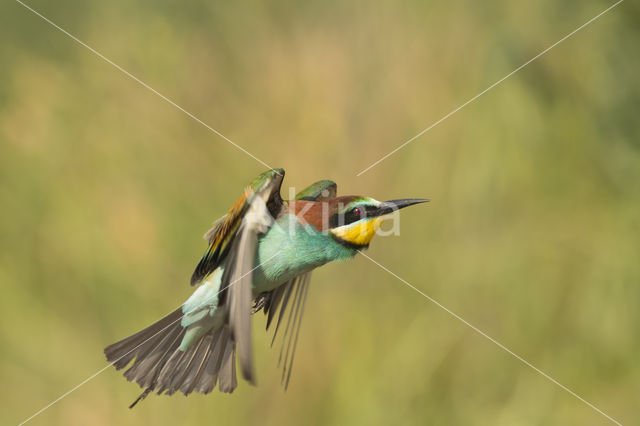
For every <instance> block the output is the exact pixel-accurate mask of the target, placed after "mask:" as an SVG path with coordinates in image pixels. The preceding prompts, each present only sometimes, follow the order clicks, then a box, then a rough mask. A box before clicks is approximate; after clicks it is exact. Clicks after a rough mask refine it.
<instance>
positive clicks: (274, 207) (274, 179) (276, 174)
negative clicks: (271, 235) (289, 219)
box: [191, 169, 309, 286]
mask: <svg viewBox="0 0 640 426" xmlns="http://www.w3.org/2000/svg"><path fill="white" fill-rule="evenodd" d="M283 178H284V170H283V169H272V170H268V171H266V172H264V173H262V174H261V175H260V176H258V177H257V178H255V179H254V180H253V182H251V184H250V185H249V186H248V187H247V189H246V190H245V191H244V193H243V194H242V196H240V198H238V200H236V202H235V203H234V204H233V206H232V207H231V210H229V212H228V213H227V214H225V215H224V216H222V217H221V218H220V219H218V220H217V221H215V222H214V224H213V227H212V228H211V229H210V230H209V231H207V233H206V234H204V238H205V239H206V240H207V241H209V246H208V247H207V250H206V251H205V253H204V255H203V256H202V258H201V259H200V262H198V265H197V266H196V269H195V270H194V271H193V275H191V285H192V286H193V285H197V284H200V282H202V280H203V279H204V278H205V277H206V276H207V275H209V274H210V273H211V272H213V271H214V270H215V269H216V268H217V267H218V265H220V263H221V262H222V260H224V258H225V257H226V255H227V253H228V251H229V248H230V247H231V242H232V241H233V239H234V238H235V235H236V233H237V232H238V228H239V227H240V223H242V218H243V217H244V215H245V213H246V212H247V208H248V207H249V199H250V197H251V196H252V195H253V194H254V193H256V192H258V191H261V190H263V189H265V188H266V187H267V186H273V187H274V188H273V189H272V191H271V194H272V195H271V198H270V199H269V200H268V202H267V205H268V206H269V210H270V213H271V214H272V216H274V217H275V216H276V215H277V213H278V211H279V210H280V208H281V207H282V199H281V198H280V186H281V185H282V179H283ZM307 189H309V188H307Z"/></svg>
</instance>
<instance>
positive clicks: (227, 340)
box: [104, 169, 428, 407]
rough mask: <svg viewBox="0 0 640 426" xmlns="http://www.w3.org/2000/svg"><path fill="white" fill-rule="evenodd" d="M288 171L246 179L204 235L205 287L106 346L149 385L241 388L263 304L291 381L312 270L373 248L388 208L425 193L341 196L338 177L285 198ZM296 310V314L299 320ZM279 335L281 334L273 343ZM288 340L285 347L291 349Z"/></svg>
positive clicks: (200, 279)
mask: <svg viewBox="0 0 640 426" xmlns="http://www.w3.org/2000/svg"><path fill="white" fill-rule="evenodd" d="M283 177H284V170H283V169H274V170H269V171H267V172H265V173H262V174H261V175H260V176H258V177H257V178H256V179H255V180H254V181H253V182H252V183H251V184H250V185H249V187H247V188H246V189H245V191H244V193H243V195H242V196H241V197H240V198H239V199H238V200H237V201H236V202H235V204H234V205H233V206H232V207H231V210H229V212H228V213H227V214H226V215H224V216H223V217H221V218H220V219H218V220H217V221H216V222H215V223H214V224H213V227H212V228H211V230H209V231H208V232H207V233H206V234H205V239H206V240H207V241H208V242H209V246H208V248H207V250H206V252H205V254H204V256H203V257H202V259H200V262H199V263H198V265H197V266H196V269H195V271H194V272H193V275H192V276H191V285H192V286H198V288H197V289H196V290H195V291H194V292H193V294H192V295H191V297H189V299H188V300H187V301H186V302H184V303H183V304H182V306H181V307H180V308H179V309H177V310H175V311H174V312H172V313H170V314H169V315H167V316H166V317H164V318H162V319H161V320H159V321H158V322H156V323H154V324H152V325H150V326H149V327H147V328H145V329H143V330H141V331H139V332H137V333H135V334H133V335H131V336H129V337H127V338H125V339H123V340H121V341H119V342H116V343H114V344H112V345H110V346H108V347H107V348H105V350H104V353H105V355H106V356H107V360H108V361H109V362H112V363H113V365H114V366H115V367H116V369H118V370H120V369H122V368H124V367H126V366H127V365H128V364H129V363H130V362H131V361H133V364H132V365H131V367H129V368H128V369H127V371H125V373H124V376H125V377H126V378H127V380H129V381H132V380H135V381H136V382H137V383H138V384H139V385H140V387H142V388H143V389H144V392H143V393H142V394H141V395H140V397H138V399H136V401H135V402H134V403H133V404H132V405H131V406H132V407H133V406H134V405H135V404H136V403H137V402H138V401H139V400H141V399H142V398H144V397H145V396H147V394H149V393H150V392H157V393H158V394H161V393H163V392H164V393H166V394H168V395H171V394H173V393H175V392H176V391H178V390H179V391H181V392H182V393H184V394H185V395H188V394H190V393H191V392H194V391H195V392H201V393H205V394H206V393H209V392H211V391H212V390H213V388H214V387H215V385H216V382H218V383H219V388H220V391H222V392H229V393H231V392H233V390H234V389H235V388H236V386H237V380H236V366H235V363H236V359H235V358H236V350H237V352H238V362H239V363H240V370H241V371H242V376H243V377H244V378H245V379H246V380H247V381H249V382H250V383H253V382H254V377H255V375H254V372H253V366H252V352H251V314H252V313H255V312H258V311H259V310H263V311H264V313H265V314H266V315H267V329H268V328H269V325H270V324H271V321H272V320H273V318H274V317H275V316H276V312H277V311H278V308H279V313H278V315H277V322H276V326H275V331H274V339H275V335H276V333H277V332H278V329H279V328H280V323H281V322H283V318H284V316H285V311H286V309H287V307H289V314H288V315H287V316H288V319H287V325H286V327H285V330H284V333H285V334H284V337H283V351H284V366H283V382H284V384H285V387H286V386H287V384H288V382H289V377H290V374H291V366H292V363H293V357H294V352H295V346H296V342H297V340H298V332H299V329H300V321H301V318H302V312H303V310H304V303H305V300H306V296H307V290H308V285H309V279H310V274H311V271H312V270H313V269H315V268H317V267H318V266H322V265H324V264H325V263H328V262H331V261H333V260H340V259H348V258H351V257H353V256H354V255H355V254H356V253H358V251H360V250H363V249H366V248H367V247H368V246H369V242H370V241H371V239H372V238H373V236H374V234H375V233H376V231H377V230H378V228H379V226H380V223H381V221H382V216H384V215H388V214H389V213H392V212H394V211H396V210H398V209H401V208H403V207H406V206H410V205H413V204H418V203H422V202H425V201H428V200H424V199H413V198H411V199H403V200H392V201H385V202H380V201H377V200H374V199H373V198H370V197H360V196H342V197H337V196H336V190H337V186H336V184H335V183H334V182H332V181H330V180H322V181H319V182H316V183H314V184H313V185H311V186H309V187H308V188H306V189H304V190H303V191H301V192H300V193H299V194H297V195H296V197H295V200H289V201H285V200H283V199H282V198H281V196H280V186H281V185H282V179H283ZM292 318H293V319H292ZM272 343H273V342H272ZM285 346H286V349H285Z"/></svg>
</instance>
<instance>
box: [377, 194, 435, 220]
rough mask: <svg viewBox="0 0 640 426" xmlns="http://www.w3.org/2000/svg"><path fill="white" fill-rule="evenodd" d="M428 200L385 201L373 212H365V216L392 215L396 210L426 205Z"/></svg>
mask: <svg viewBox="0 0 640 426" xmlns="http://www.w3.org/2000/svg"><path fill="white" fill-rule="evenodd" d="M428 201H429V200H427V199H424V198H404V199H402V200H389V201H385V202H383V203H381V204H380V206H378V208H376V209H375V210H374V211H370V212H367V216H369V217H373V216H382V215H385V214H389V213H393V212H395V211H397V210H400V209H403V208H405V207H409V206H413V205H414V204H420V203H426V202H428Z"/></svg>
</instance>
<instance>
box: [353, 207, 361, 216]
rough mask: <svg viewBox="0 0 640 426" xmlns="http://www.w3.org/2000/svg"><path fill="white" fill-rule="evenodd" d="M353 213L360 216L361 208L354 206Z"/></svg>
mask: <svg viewBox="0 0 640 426" xmlns="http://www.w3.org/2000/svg"><path fill="white" fill-rule="evenodd" d="M353 214H354V215H356V216H358V217H360V216H362V210H361V209H360V207H356V208H355V209H353Z"/></svg>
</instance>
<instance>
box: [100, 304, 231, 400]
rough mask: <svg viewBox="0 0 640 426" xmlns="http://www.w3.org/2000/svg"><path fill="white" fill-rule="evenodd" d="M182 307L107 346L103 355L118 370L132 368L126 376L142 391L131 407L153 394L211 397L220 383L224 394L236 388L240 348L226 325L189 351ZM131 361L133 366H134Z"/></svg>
mask: <svg viewBox="0 0 640 426" xmlns="http://www.w3.org/2000/svg"><path fill="white" fill-rule="evenodd" d="M181 318H182V311H181V310H180V309H178V310H176V311H174V312H172V313H170V314H169V315H167V316H166V317H164V318H162V319H161V320H159V321H157V322H156V323H154V324H152V325H150V326H149V327H147V328H145V329H143V330H141V331H139V332H137V333H135V334H133V335H131V336H129V337H127V338H125V339H123V340H121V341H119V342H116V343H114V344H112V345H110V346H107V347H106V348H105V350H104V353H105V355H106V357H107V360H108V361H109V362H111V363H113V365H114V366H115V367H116V369H117V370H121V369H123V368H125V367H126V366H127V365H129V364H131V366H130V367H129V368H128V369H127V370H126V371H125V373H124V376H125V377H126V378H127V380H129V381H135V382H136V383H138V385H140V387H141V388H143V389H144V392H143V393H142V394H141V395H140V397H139V398H138V399H137V400H136V401H135V402H134V403H133V404H132V405H131V407H133V406H134V405H135V404H136V403H137V402H138V401H140V400H142V399H144V398H145V397H146V396H147V395H148V394H149V393H150V392H157V393H158V394H161V393H166V394H168V395H171V394H173V393H175V392H177V391H178V390H179V391H181V392H182V393H184V394H185V395H189V394H190V393H192V392H200V393H205V394H206V393H209V392H211V391H212V390H213V389H214V388H215V386H216V382H218V383H219V387H220V390H221V391H222V392H228V393H231V392H233V390H234V389H235V388H236V387H237V378H236V371H235V352H236V344H235V341H234V340H233V338H232V336H231V332H230V330H229V327H228V326H227V325H224V326H222V327H221V328H218V329H211V330H209V331H208V332H206V333H205V334H204V335H203V336H202V337H201V338H200V339H199V340H198V341H197V342H195V343H194V344H193V345H191V346H190V347H189V348H188V349H186V350H184V351H182V350H180V342H181V341H182V337H184V334H185V329H184V328H183V327H182V325H181V324H180V319H181ZM132 361H133V363H131V362H132Z"/></svg>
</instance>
